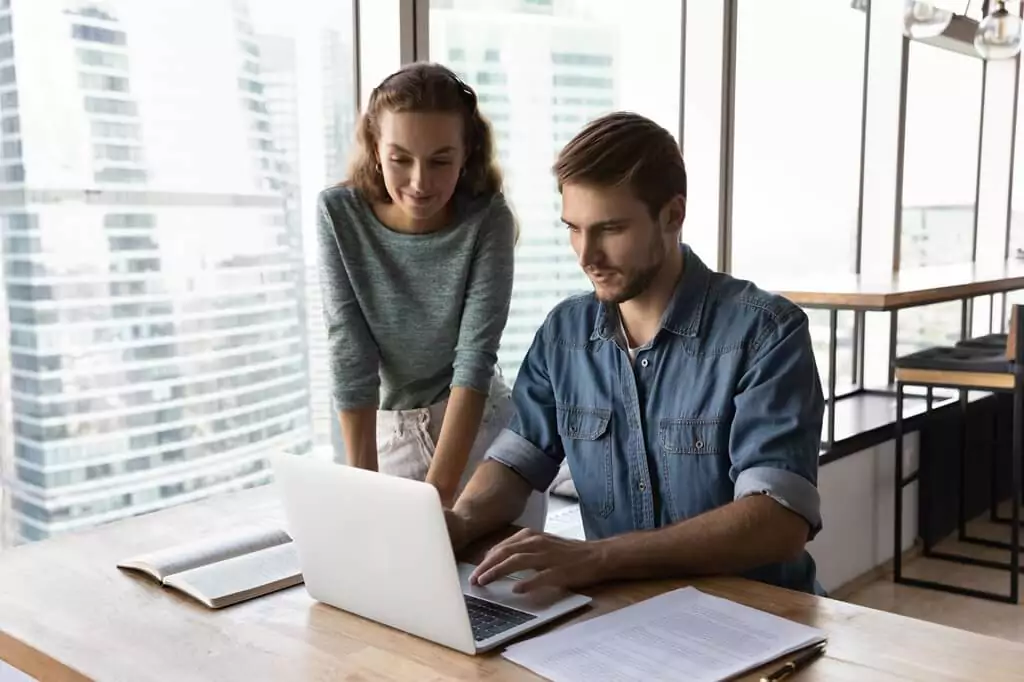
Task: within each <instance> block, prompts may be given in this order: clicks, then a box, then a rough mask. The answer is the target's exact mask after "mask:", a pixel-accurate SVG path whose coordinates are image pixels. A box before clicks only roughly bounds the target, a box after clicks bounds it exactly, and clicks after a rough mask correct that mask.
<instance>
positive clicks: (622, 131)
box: [552, 111, 686, 217]
mask: <svg viewBox="0 0 1024 682" xmlns="http://www.w3.org/2000/svg"><path fill="white" fill-rule="evenodd" d="M552 170H553V171H554V174H555V178H556V179H557V181H558V191H559V192H561V191H562V187H563V186H564V185H566V184H570V183H579V184H585V185H596V186H598V187H617V186H620V185H628V186H629V188H630V189H631V190H632V191H633V193H634V194H635V195H636V197H637V198H638V199H639V200H640V201H642V202H643V203H644V204H645V205H646V206H647V209H648V211H650V214H651V216H652V217H656V216H657V215H658V213H659V212H660V211H661V209H662V207H663V206H664V205H665V204H666V203H667V202H668V201H669V199H671V198H672V197H674V196H677V195H681V196H682V197H683V198H684V199H685V198H686V164H685V163H683V153H682V151H681V150H680V149H679V145H678V144H677V143H676V140H675V138H673V137H672V134H671V133H670V132H668V131H667V130H665V129H664V128H662V127H661V126H660V125H658V124H657V123H655V122H654V121H652V120H650V119H649V118H645V117H643V116H641V115H639V114H635V113H631V112H626V111H618V112H614V113H611V114H606V115H605V116H601V117H600V118H597V119H594V120H593V121H591V122H590V123H588V124H587V125H586V126H584V128H583V130H581V131H580V132H579V133H577V135H576V136H575V137H574V138H573V139H572V140H570V141H569V143H568V144H567V145H565V147H563V148H562V151H561V152H560V153H559V154H558V159H557V160H556V161H555V165H554V167H553V169H552Z"/></svg>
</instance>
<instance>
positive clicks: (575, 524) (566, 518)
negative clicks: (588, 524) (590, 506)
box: [544, 504, 587, 540]
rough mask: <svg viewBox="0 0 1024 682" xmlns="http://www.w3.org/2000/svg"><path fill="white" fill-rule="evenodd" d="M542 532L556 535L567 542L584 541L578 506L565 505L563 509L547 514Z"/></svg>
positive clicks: (581, 518) (584, 536)
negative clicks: (566, 539) (567, 540)
mask: <svg viewBox="0 0 1024 682" xmlns="http://www.w3.org/2000/svg"><path fill="white" fill-rule="evenodd" d="M544 532H545V533H548V534H549V535H558V536H559V537H563V538H568V539H569V540H586V539H587V538H586V535H585V534H584V532H583V517H581V516H580V506H579V505H578V504H570V505H566V506H565V508H563V509H559V510H558V511H556V512H552V513H551V514H548V518H547V523H546V524H545V525H544Z"/></svg>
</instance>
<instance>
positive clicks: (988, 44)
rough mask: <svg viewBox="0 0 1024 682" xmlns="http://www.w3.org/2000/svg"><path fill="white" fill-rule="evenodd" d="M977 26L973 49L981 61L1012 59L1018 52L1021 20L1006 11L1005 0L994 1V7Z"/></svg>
mask: <svg viewBox="0 0 1024 682" xmlns="http://www.w3.org/2000/svg"><path fill="white" fill-rule="evenodd" d="M988 4H989V3H988V2H986V3H985V12H984V13H985V14H987V16H986V17H985V18H984V19H982V21H981V23H980V24H978V31H977V32H976V33H975V34H974V49H975V50H977V51H978V54H979V55H981V57H982V59H1012V58H1013V57H1016V56H1017V54H1018V53H1019V52H1020V39H1021V19H1020V17H1018V16H1017V15H1016V14H1011V13H1010V11H1009V10H1007V9H1006V0H996V3H995V5H996V7H995V9H994V10H992V12H991V13H989V12H988V11H987V10H988Z"/></svg>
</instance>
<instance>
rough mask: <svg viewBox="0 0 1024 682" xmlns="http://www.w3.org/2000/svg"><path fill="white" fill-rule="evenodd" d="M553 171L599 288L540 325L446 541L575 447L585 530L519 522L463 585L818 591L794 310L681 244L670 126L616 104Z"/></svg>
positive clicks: (473, 532) (805, 387)
mask: <svg viewBox="0 0 1024 682" xmlns="http://www.w3.org/2000/svg"><path fill="white" fill-rule="evenodd" d="M554 172H555V175H556V177H557V180H558V187H559V191H560V192H561V194H562V220H563V222H564V223H565V225H566V226H567V228H568V230H569V235H570V240H571V242H572V247H573V250H574V251H575V252H576V254H577V255H578V257H579V263H580V265H581V267H582V268H583V270H584V272H585V273H586V274H587V276H588V277H589V278H590V281H591V282H592V284H593V287H594V292H593V293H592V294H587V295H584V296H578V297H574V298H570V299H568V300H566V301H564V302H562V303H561V304H559V305H558V306H557V307H556V308H555V309H554V310H553V311H551V313H550V314H549V316H548V318H547V320H546V321H545V322H544V324H543V326H542V327H541V328H540V330H539V331H538V332H537V334H536V337H535V339H534V342H533V345H532V346H531V348H530V350H529V352H528V353H527V355H526V358H525V359H524V361H523V364H522V367H521V368H520V370H519V375H518V377H517V380H516V383H515V389H514V392H513V400H514V401H515V407H516V413H517V414H516V417H515V418H514V419H513V421H512V423H511V424H510V425H509V428H508V429H506V430H505V431H504V432H503V433H502V434H501V435H500V436H499V437H498V439H497V440H496V441H495V443H494V444H493V445H492V446H491V448H490V450H489V451H488V453H487V459H486V461H484V463H483V464H482V465H481V466H480V467H479V469H478V470H477V472H476V474H475V475H474V476H473V478H472V479H471V481H470V482H469V483H468V485H467V487H466V489H465V491H464V493H463V494H462V496H461V497H460V498H459V499H458V501H457V502H456V504H455V506H454V509H453V510H451V511H450V512H448V524H449V530H450V533H451V536H452V541H453V544H454V545H455V546H456V547H457V548H458V547H461V546H463V545H465V544H466V543H468V542H470V541H472V540H474V539H476V538H479V537H480V536H482V535H485V534H486V533H489V532H492V531H494V530H497V529H499V528H501V527H503V526H505V525H506V524H508V523H510V522H511V521H512V520H513V519H515V518H516V517H517V516H518V515H519V513H520V512H521V511H522V509H523V505H524V503H525V501H526V498H527V496H528V495H529V493H530V492H531V490H534V489H536V490H544V489H546V488H547V487H548V486H549V485H550V483H551V481H552V480H553V479H554V477H555V475H556V473H557V471H558V468H559V465H560V463H561V462H562V460H563V459H564V458H567V460H568V465H569V470H570V472H571V474H572V478H573V481H574V483H575V486H576V490H577V492H578V495H579V499H580V508H581V513H582V518H583V525H584V529H585V531H586V537H587V540H586V541H585V542H579V541H570V540H565V539H561V538H557V537H552V536H548V535H543V534H538V533H536V532H533V531H529V530H523V531H521V532H519V533H518V534H516V535H514V536H512V537H511V538H509V539H508V540H506V541H504V542H502V543H500V544H498V545H496V546H495V547H494V548H493V549H492V550H491V551H490V552H489V553H488V555H487V556H486V558H485V559H484V560H483V561H482V562H481V563H480V565H479V567H478V568H477V569H476V571H475V573H474V575H473V580H475V581H477V582H478V583H480V584H486V583H488V582H490V581H491V580H494V579H496V578H498V577H501V576H503V575H507V574H509V573H512V572H515V571H521V570H525V569H533V571H534V572H533V573H532V576H531V577H529V578H527V579H524V580H522V581H520V582H519V584H518V586H517V589H519V590H521V591H527V590H531V589H534V588H537V587H540V586H545V585H557V586H564V587H582V586H585V585H588V584H593V583H598V582H603V581H606V580H615V579H646V578H658V577H670V576H683V575H699V574H741V575H745V576H747V577H750V578H754V579H758V580H762V581H765V582H770V583H774V584H777V585H782V586H784V587H789V588H792V589H797V590H802V591H808V592H810V591H815V590H816V589H817V588H816V581H815V567H814V562H813V560H812V559H811V557H810V555H809V554H807V552H806V551H805V549H804V546H805V544H806V543H807V541H808V540H809V539H811V538H812V537H813V536H814V534H815V533H817V532H818V530H819V529H820V528H821V521H820V516H819V497H818V491H817V488H816V484H817V462H818V447H819V442H820V438H821V423H822V414H823V412H824V399H823V395H822V390H821V383H820V381H819V378H818V371H817V368H816V366H815V361H814V354H813V351H812V347H811V340H810V336H809V333H808V326H807V317H806V315H805V314H804V312H803V311H802V310H801V309H800V308H798V307H796V306H795V305H793V304H792V303H790V302H788V301H786V300H785V299H783V298H781V297H779V296H776V295H772V294H769V293H767V292H765V291H762V290H760V289H758V288H757V287H756V286H755V285H753V284H752V283H750V282H746V281H742V280H739V279H735V278H733V277H730V276H728V275H724V274H718V273H714V272H711V271H710V270H709V269H708V267H707V266H705V264H704V263H703V262H701V260H700V259H699V258H698V257H697V255H696V254H695V253H693V251H692V250H690V249H689V248H688V247H687V246H685V245H683V244H681V242H680V231H681V229H682V224H683V219H684V217H685V214H686V170H685V166H684V163H683V158H682V154H681V153H680V150H679V147H678V145H677V144H676V142H675V140H674V139H673V138H672V136H671V135H670V134H669V133H668V132H667V131H666V130H664V129H663V128H661V127H659V126H658V125H656V124H655V123H653V122H652V121H650V120H647V119H645V118H643V117H642V116H638V115H635V114H630V113H614V114H610V115H607V116H605V117H602V118H600V119H597V120H595V121H593V122H592V123H590V124H589V125H587V126H586V128H584V129H583V130H582V131H581V132H580V133H579V134H578V135H577V136H576V137H575V138H574V139H573V140H572V141H571V142H569V144H568V145H566V147H565V148H564V149H563V150H562V152H561V153H560V155H559V157H558V159H557V161H556V163H555V166H554Z"/></svg>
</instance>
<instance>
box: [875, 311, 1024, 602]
mask: <svg viewBox="0 0 1024 682" xmlns="http://www.w3.org/2000/svg"><path fill="white" fill-rule="evenodd" d="M964 329H966V325H964ZM1016 333H1017V338H1018V339H1021V340H1022V341H1024V316H1022V315H1021V314H1020V313H1019V312H1018V319H1017V324H1016ZM1022 368H1024V342H1019V343H1018V344H1017V347H1016V351H1015V354H1014V359H1013V369H1014V371H1013V387H1012V388H1011V389H1005V388H988V387H986V388H985V389H983V390H985V391H986V392H992V393H1010V394H1011V395H1012V396H1013V425H1012V430H1013V439H1012V444H1011V452H1010V462H1011V463H1010V471H1011V474H1010V478H1011V486H1012V491H1011V495H1010V497H1011V505H1012V512H1011V514H1010V518H1009V519H1002V518H1000V517H999V516H998V514H997V512H996V507H997V505H998V502H999V499H998V486H997V477H996V464H997V458H996V455H995V451H993V456H992V470H991V475H992V481H991V487H990V491H991V496H992V497H991V500H990V511H989V513H990V516H991V518H992V519H993V520H995V521H1005V522H1008V523H1009V524H1010V542H1009V543H1006V542H999V541H995V540H988V539H984V538H975V537H972V536H969V535H967V519H966V513H965V504H966V503H965V498H966V474H967V452H966V451H967V419H966V417H967V414H966V413H967V391H968V390H971V387H965V386H963V385H957V384H956V383H955V382H954V383H948V384H913V383H910V382H904V381H901V380H897V381H896V398H897V399H896V429H895V450H896V452H895V457H894V460H895V474H896V477H895V486H894V487H895V505H894V515H893V581H894V582H896V583H899V584H904V585H910V586H914V587H922V588H928V589H934V590H939V591H942V592H949V593H952V594H959V595H963V596H967V597H977V598H980V599H989V600H992V601H999V602H1006V603H1010V604H1016V603H1018V601H1019V598H1020V572H1021V565H1020V550H1021V547H1020V526H1021V519H1020V506H1021V467H1022V461H1021V460H1022V457H1024V452H1022V444H1024V443H1022V435H1024V373H1022ZM907 385H923V386H925V387H926V390H927V396H928V405H927V411H926V417H928V416H931V414H932V412H931V402H932V391H933V390H934V389H935V388H951V389H956V390H958V391H959V392H960V409H961V416H962V421H961V431H960V447H959V448H958V453H957V457H958V464H959V481H958V498H957V537H958V539H959V540H960V541H963V542H968V543H972V544H976V545H982V546H986V547H995V548H998V549H1008V550H1009V551H1010V561H1009V562H1002V561H991V560H987V559H978V558H975V557H968V556H962V555H959V554H954V553H952V552H943V551H936V550H935V549H933V548H932V546H931V543H930V542H929V539H928V534H927V532H924V533H921V536H922V537H923V539H924V545H923V554H924V556H926V557H928V558H932V559H941V560H945V561H954V562H957V563H961V564H967V565H971V566H981V567H983V568H990V569H997V570H1006V571H1009V573H1010V591H1009V594H1008V595H1007V594H1003V593H999V592H991V591H987V590H976V589H972V588H966V587H960V586H958V585H949V584H946V583H940V582H938V581H934V580H923V579H920V578H911V577H907V576H905V575H903V561H902V554H903V489H904V488H905V487H906V486H907V485H909V484H910V483H913V482H914V481H917V482H918V495H919V497H920V500H919V504H918V508H919V510H920V514H921V517H920V519H919V523H918V528H919V529H921V528H924V529H927V528H928V510H929V505H930V500H929V499H928V497H929V495H930V494H931V492H932V491H931V489H930V485H929V483H930V481H929V479H928V477H927V475H926V474H927V472H928V466H929V462H928V460H929V458H928V456H927V455H926V454H925V453H924V452H919V453H918V467H917V470H916V471H914V472H913V473H911V474H910V475H909V476H904V472H903V468H904V467H903V436H904V423H903V395H904V388H905V386H907Z"/></svg>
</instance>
